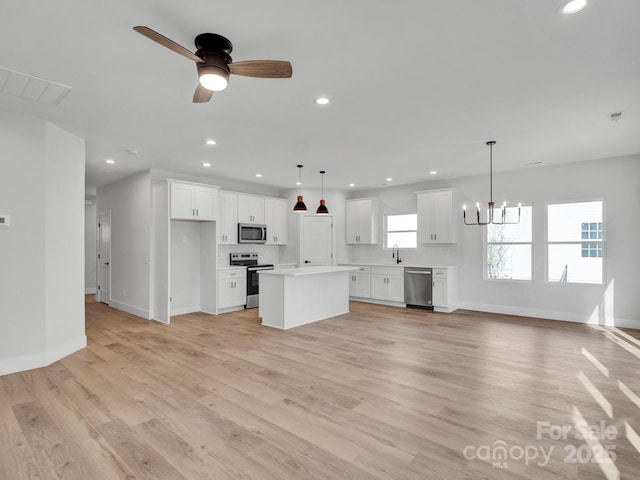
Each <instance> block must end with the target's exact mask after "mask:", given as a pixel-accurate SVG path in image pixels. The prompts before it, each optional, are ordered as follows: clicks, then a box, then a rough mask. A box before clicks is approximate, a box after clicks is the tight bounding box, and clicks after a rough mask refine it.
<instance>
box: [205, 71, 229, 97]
mask: <svg viewBox="0 0 640 480" xmlns="http://www.w3.org/2000/svg"><path fill="white" fill-rule="evenodd" d="M198 73H199V75H200V85H202V86H203V87H204V88H206V89H207V90H211V91H213V92H219V91H221V90H224V89H225V88H227V85H228V84H229V74H228V73H226V72H225V71H224V70H221V69H219V68H217V67H202V68H201V69H200V70H199V72H198Z"/></svg>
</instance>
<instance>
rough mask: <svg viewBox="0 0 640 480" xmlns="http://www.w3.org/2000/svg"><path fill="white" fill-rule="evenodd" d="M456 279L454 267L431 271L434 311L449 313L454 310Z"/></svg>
mask: <svg viewBox="0 0 640 480" xmlns="http://www.w3.org/2000/svg"><path fill="white" fill-rule="evenodd" d="M457 278H458V277H457V269H456V268H455V267H449V268H434V269H433V309H434V310H435V311H437V312H446V313H450V312H453V311H454V310H455V309H456V304H457V302H458V298H457V297H458V296H457V283H458V282H457Z"/></svg>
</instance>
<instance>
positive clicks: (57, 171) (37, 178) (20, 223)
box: [0, 111, 86, 375]
mask: <svg viewBox="0 0 640 480" xmlns="http://www.w3.org/2000/svg"><path fill="white" fill-rule="evenodd" d="M0 158H2V161H1V162H0V213H2V214H6V215H10V217H11V225H10V226H9V227H0V375H3V374H6V373H11V372H15V371H20V370H26V369H30V368H36V367H41V366H45V365H48V364H50V363H52V362H54V361H56V360H58V359H59V358H62V357H64V356H65V355H68V354H70V353H72V352H74V351H76V350H78V349H80V348H83V347H84V346H86V336H85V335H84V295H83V292H84V282H83V277H84V273H83V272H84V255H83V251H84V241H83V229H84V210H83V208H84V141H82V140H81V139H79V138H77V137H75V136H73V135H71V134H69V133H67V132H65V131H63V130H61V129H60V128H58V127H56V126H55V125H52V124H50V123H48V122H44V121H42V120H38V119H35V118H26V117H22V116H20V115H17V114H13V113H9V112H2V111H0Z"/></svg>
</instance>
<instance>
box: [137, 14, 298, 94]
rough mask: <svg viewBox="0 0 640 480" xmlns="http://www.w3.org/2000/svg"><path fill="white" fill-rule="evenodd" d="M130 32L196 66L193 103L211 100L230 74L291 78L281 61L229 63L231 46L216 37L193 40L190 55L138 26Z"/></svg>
mask: <svg viewBox="0 0 640 480" xmlns="http://www.w3.org/2000/svg"><path fill="white" fill-rule="evenodd" d="M133 29H134V30H135V31H136V32H138V33H140V34H141V35H144V36H145V37H147V38H149V39H151V40H153V41H154V42H157V43H159V44H160V45H162V46H164V47H167V48H168V49H170V50H173V51H174V52H176V53H179V54H180V55H182V56H184V57H187V58H188V59H190V60H193V61H194V62H196V67H197V68H198V78H199V80H200V81H199V83H198V86H197V87H196V91H195V93H194V94H193V103H204V102H208V101H209V100H211V97H212V96H213V92H217V91H220V90H224V89H225V88H226V87H227V83H228V81H229V74H234V75H242V76H245V77H258V78H291V75H292V74H293V71H292V68H291V63H289V62H286V61H281V60H247V61H244V62H235V63H232V60H231V57H230V56H229V55H230V54H231V51H232V50H233V46H232V45H231V42H230V41H229V40H228V39H226V38H225V37H223V36H222V35H217V34H215V33H201V34H200V35H198V36H197V37H196V38H195V44H196V49H197V50H196V53H192V52H190V51H189V50H187V49H186V48H184V47H183V46H182V45H179V44H177V43H176V42H174V41H173V40H171V39H169V38H167V37H165V36H164V35H161V34H160V33H158V32H156V31H154V30H151V29H150V28H149V27H144V26H138V27H133Z"/></svg>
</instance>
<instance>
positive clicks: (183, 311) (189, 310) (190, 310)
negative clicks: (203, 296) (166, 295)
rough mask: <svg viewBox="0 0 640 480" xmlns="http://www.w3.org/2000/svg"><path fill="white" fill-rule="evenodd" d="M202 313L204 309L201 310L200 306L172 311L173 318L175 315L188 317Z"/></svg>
mask: <svg viewBox="0 0 640 480" xmlns="http://www.w3.org/2000/svg"><path fill="white" fill-rule="evenodd" d="M201 311H202V308H200V306H197V307H184V308H176V309H175V310H171V316H172V317H173V316H175V315H186V314H187V313H196V312H201Z"/></svg>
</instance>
